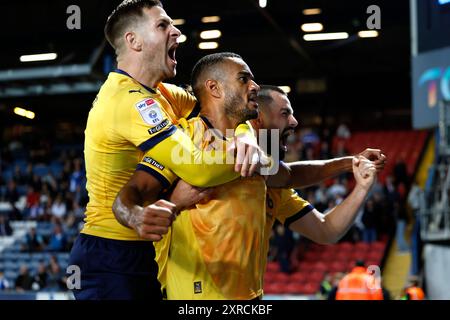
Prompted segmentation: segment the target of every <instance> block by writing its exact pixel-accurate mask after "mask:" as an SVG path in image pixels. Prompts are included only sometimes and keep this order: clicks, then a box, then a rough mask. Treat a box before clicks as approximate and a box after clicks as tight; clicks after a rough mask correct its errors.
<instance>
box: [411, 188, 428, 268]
mask: <svg viewBox="0 0 450 320" xmlns="http://www.w3.org/2000/svg"><path fill="white" fill-rule="evenodd" d="M408 205H409V207H410V208H411V211H412V215H413V218H414V225H413V231H412V234H411V271H410V274H411V275H418V274H419V272H420V268H421V263H420V262H421V261H420V260H421V259H420V256H421V252H422V239H421V238H420V214H419V211H420V208H421V206H425V192H424V191H423V190H422V188H420V186H419V185H418V184H417V183H416V182H414V183H413V185H412V187H411V190H410V191H409V194H408Z"/></svg>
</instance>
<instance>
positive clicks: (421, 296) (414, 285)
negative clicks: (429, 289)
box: [401, 276, 425, 300]
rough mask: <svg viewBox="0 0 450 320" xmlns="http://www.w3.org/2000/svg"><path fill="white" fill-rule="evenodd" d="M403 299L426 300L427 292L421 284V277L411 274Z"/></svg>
mask: <svg viewBox="0 0 450 320" xmlns="http://www.w3.org/2000/svg"><path fill="white" fill-rule="evenodd" d="M401 299H402V300H425V293H424V292H423V290H422V288H421V287H420V286H419V278H417V277H416V276H411V277H410V278H409V279H408V285H407V286H406V287H405V288H404V289H403V295H402V297H401Z"/></svg>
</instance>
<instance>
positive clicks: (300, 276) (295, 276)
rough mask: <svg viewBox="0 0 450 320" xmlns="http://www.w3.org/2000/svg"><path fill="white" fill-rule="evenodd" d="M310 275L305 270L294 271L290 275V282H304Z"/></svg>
mask: <svg viewBox="0 0 450 320" xmlns="http://www.w3.org/2000/svg"><path fill="white" fill-rule="evenodd" d="M307 277H308V274H307V273H304V272H294V273H292V274H291V275H290V276H289V282H291V283H293V282H295V283H300V282H304V281H305V280H306V278H307Z"/></svg>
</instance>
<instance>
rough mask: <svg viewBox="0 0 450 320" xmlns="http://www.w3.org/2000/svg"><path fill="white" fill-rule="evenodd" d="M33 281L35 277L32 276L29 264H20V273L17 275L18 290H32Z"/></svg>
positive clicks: (16, 286) (16, 284)
mask: <svg viewBox="0 0 450 320" xmlns="http://www.w3.org/2000/svg"><path fill="white" fill-rule="evenodd" d="M32 283H33V278H32V277H31V276H30V274H29V272H28V268H27V266H26V265H22V266H20V271H19V275H18V276H17V278H16V281H15V288H16V291H27V290H31V284H32Z"/></svg>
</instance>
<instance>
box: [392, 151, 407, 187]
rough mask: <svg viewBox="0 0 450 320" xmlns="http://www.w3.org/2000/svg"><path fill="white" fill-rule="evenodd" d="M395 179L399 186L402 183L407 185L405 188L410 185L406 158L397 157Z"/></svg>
mask: <svg viewBox="0 0 450 320" xmlns="http://www.w3.org/2000/svg"><path fill="white" fill-rule="evenodd" d="M394 180H395V185H396V186H398V185H399V184H400V183H403V184H404V185H405V188H406V189H408V187H409V175H408V169H407V167H406V163H405V160H404V159H403V158H400V159H397V161H396V163H395V166H394Z"/></svg>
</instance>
